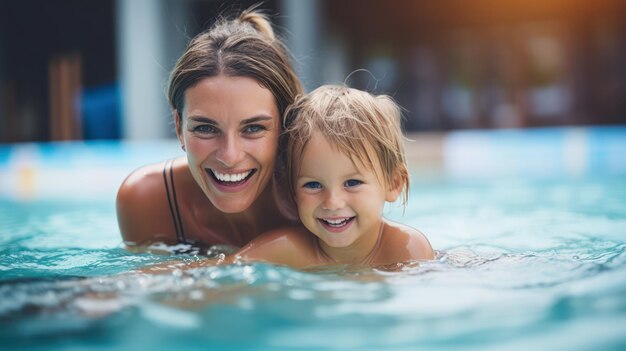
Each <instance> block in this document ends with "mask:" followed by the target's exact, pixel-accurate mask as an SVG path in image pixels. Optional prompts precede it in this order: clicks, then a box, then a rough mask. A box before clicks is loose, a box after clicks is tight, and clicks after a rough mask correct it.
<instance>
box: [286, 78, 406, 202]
mask: <svg viewBox="0 0 626 351" xmlns="http://www.w3.org/2000/svg"><path fill="white" fill-rule="evenodd" d="M400 119H401V113H400V108H399V106H398V105H397V104H396V103H395V102H394V101H393V99H391V97H389V96H387V95H376V96H375V95H372V94H369V93H367V92H364V91H361V90H357V89H352V88H348V87H344V86H336V85H324V86H321V87H319V88H317V89H315V90H314V91H312V92H311V93H309V94H307V95H303V96H299V97H298V98H297V99H296V101H295V102H294V103H293V104H292V105H291V106H290V107H289V108H288V109H287V111H286V113H285V119H284V127H285V135H283V140H282V142H281V144H282V146H283V153H282V155H281V159H282V162H284V165H285V168H286V169H285V178H286V182H287V184H288V188H289V192H290V194H291V199H292V200H295V179H296V176H297V175H298V172H299V167H300V166H299V165H300V163H299V161H300V160H301V159H302V156H303V153H304V148H305V147H306V145H307V143H308V142H309V140H311V137H312V135H313V132H315V131H319V132H321V134H322V135H323V136H324V137H325V138H326V140H327V141H328V142H329V143H330V144H332V145H334V146H335V147H337V148H338V149H339V150H340V151H342V152H344V153H346V155H347V156H348V157H350V159H352V161H353V162H354V163H355V165H357V166H358V167H367V168H369V169H374V170H375V172H376V176H377V178H378V180H379V182H380V184H382V185H385V186H386V187H387V189H398V188H401V189H402V192H403V194H404V196H403V198H402V200H403V205H406V202H407V200H408V190H409V172H408V168H407V165H406V157H405V154H404V143H403V136H402V130H401V127H400ZM377 162H378V164H380V167H376V164H377ZM381 171H382V172H381ZM380 173H382V174H380Z"/></svg>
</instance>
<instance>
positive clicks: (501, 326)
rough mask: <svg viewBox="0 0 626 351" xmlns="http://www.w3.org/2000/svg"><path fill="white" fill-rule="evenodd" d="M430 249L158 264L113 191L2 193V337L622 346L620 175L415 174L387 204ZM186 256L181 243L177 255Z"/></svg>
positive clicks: (327, 345) (77, 345)
mask: <svg viewBox="0 0 626 351" xmlns="http://www.w3.org/2000/svg"><path fill="white" fill-rule="evenodd" d="M388 216H389V217H391V218H393V219H397V220H400V221H403V222H405V223H407V224H410V225H413V226H415V227H417V228H419V229H421V230H422V231H423V232H424V233H426V235H427V236H428V237H429V239H430V240H431V242H432V244H433V247H435V248H436V249H437V250H438V251H439V252H438V258H437V259H436V260H434V261H430V262H419V263H413V264H406V265H404V266H403V267H396V268H395V269H392V268H393V267H388V268H386V269H367V270H364V269H359V270H357V269H348V268H346V267H330V268H325V269H322V270H317V271H297V270H292V269H289V268H285V267H276V266H271V265H267V264H246V265H233V266H225V267H208V268H203V269H196V270H191V271H186V272H182V271H173V272H172V273H169V274H164V275H159V276H144V275H141V274H138V273H130V274H126V275H123V276H117V277H112V275H114V274H117V273H123V272H128V271H129V270H130V269H132V268H137V267H142V266H145V265H149V264H152V263H159V262H163V261H165V260H167V259H169V258H170V257H168V256H165V255H157V254H150V253H143V254H130V253H128V252H126V251H124V250H123V248H122V247H121V242H120V238H119V233H118V229H117V224H116V221H115V209H114V205H113V197H112V196H111V195H109V196H99V197H97V198H96V199H85V198H82V199H74V200H54V199H49V200H38V199H32V200H15V199H12V200H9V199H4V200H0V345H2V348H6V349H32V350H84V349H95V350H143V349H152V350H183V349H204V350H207V349H208V350H211V349H229V350H267V349H305V350H331V349H332V350H348V349H350V350H352V349H356V350H459V349H462V350H537V349H538V350H568V351H569V350H590V351H591V350H594V351H596V350H624V349H626V252H625V249H626V177H624V176H623V175H593V174H592V175H586V176H582V177H575V176H573V177H558V179H557V178H556V177H555V178H545V177H544V178H541V177H539V178H532V177H529V178H523V177H498V178H494V179H474V180H465V181H460V180H458V179H456V178H445V177H444V178H441V180H437V181H435V180H418V179H416V180H415V182H414V183H413V184H412V192H411V197H410V200H409V207H408V208H407V209H406V211H405V212H404V214H403V213H402V211H401V210H399V209H395V210H393V211H391V212H390V213H389V215H388ZM180 257H181V258H184V259H186V260H189V261H193V260H194V257H193V256H191V255H187V256H180Z"/></svg>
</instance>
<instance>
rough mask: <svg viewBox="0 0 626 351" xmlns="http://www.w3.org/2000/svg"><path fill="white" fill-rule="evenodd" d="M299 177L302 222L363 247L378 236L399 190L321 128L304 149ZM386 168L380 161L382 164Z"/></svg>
mask: <svg viewBox="0 0 626 351" xmlns="http://www.w3.org/2000/svg"><path fill="white" fill-rule="evenodd" d="M299 163H300V170H299V172H298V175H297V176H296V181H295V186H296V191H295V193H296V200H297V202H298V213H299V215H300V220H301V221H302V223H303V224H304V225H305V226H306V227H307V229H309V231H311V232H312V233H313V234H315V235H316V236H317V237H318V238H320V239H321V240H322V241H323V243H324V244H326V245H327V246H330V247H334V248H347V247H352V248H354V249H358V247H359V244H360V243H361V242H368V240H365V239H364V238H366V237H369V236H377V235H378V231H379V229H380V225H381V221H382V217H381V216H382V210H383V206H384V204H385V201H395V199H396V198H397V192H393V191H389V190H387V189H385V186H383V185H381V184H380V182H379V180H378V178H377V177H376V173H375V172H376V171H379V170H374V169H364V168H365V167H358V168H357V167H356V166H355V165H354V163H353V162H352V160H351V159H350V158H349V157H348V156H347V155H346V154H344V153H343V152H341V151H339V150H338V149H336V148H335V147H334V146H332V145H331V144H329V143H328V142H327V141H326V139H325V138H324V137H323V136H322V135H321V134H320V133H319V132H315V133H314V135H313V138H311V140H310V141H309V143H308V144H307V146H306V147H305V149H304V153H303V157H302V159H301V160H300V162H299ZM377 166H378V167H380V166H379V165H377Z"/></svg>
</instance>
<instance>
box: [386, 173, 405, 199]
mask: <svg viewBox="0 0 626 351" xmlns="http://www.w3.org/2000/svg"><path fill="white" fill-rule="evenodd" d="M405 182H406V179H405V177H404V176H403V174H402V172H400V171H399V170H396V171H395V172H393V178H392V186H391V187H390V188H389V189H387V194H386V196H385V201H387V202H395V201H396V200H397V199H398V196H400V194H402V189H404V183H405Z"/></svg>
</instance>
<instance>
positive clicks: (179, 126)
mask: <svg viewBox="0 0 626 351" xmlns="http://www.w3.org/2000/svg"><path fill="white" fill-rule="evenodd" d="M182 121H183V120H182V118H181V115H180V114H179V113H178V110H174V125H175V127H176V137H177V138H178V142H179V143H180V147H181V149H183V151H187V150H186V149H185V139H184V138H183V129H182V128H183V125H182V124H183V122H182Z"/></svg>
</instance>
